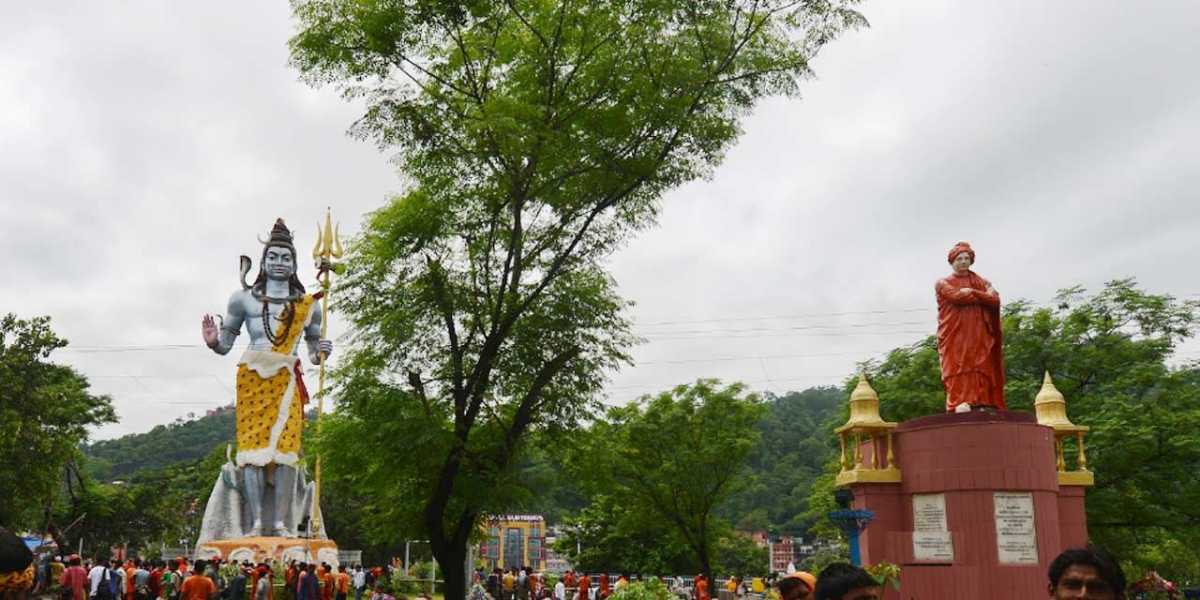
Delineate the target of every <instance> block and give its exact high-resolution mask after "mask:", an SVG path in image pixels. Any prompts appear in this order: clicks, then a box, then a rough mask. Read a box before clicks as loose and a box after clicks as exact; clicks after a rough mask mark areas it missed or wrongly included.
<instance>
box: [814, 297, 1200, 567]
mask: <svg viewBox="0 0 1200 600" xmlns="http://www.w3.org/2000/svg"><path fill="white" fill-rule="evenodd" d="M1198 320H1200V303H1197V302H1194V301H1180V300H1177V299H1175V298H1172V297H1171V296H1167V295H1158V294H1150V293H1147V292H1145V291H1143V290H1141V289H1139V288H1138V287H1137V286H1136V285H1135V283H1134V282H1133V281H1132V280H1117V281H1113V282H1110V283H1108V284H1107V285H1106V286H1105V287H1104V289H1102V290H1099V291H1098V292H1096V293H1094V294H1090V295H1089V294H1088V293H1087V292H1086V290H1084V289H1083V288H1080V287H1073V288H1069V289H1066V290H1063V291H1062V292H1060V293H1059V295H1058V296H1057V297H1056V299H1055V301H1054V303H1053V304H1052V305H1051V306H1047V307H1036V306H1034V305H1032V304H1030V303H1028V302H1024V301H1018V302H1013V303H1010V304H1008V305H1006V306H1005V308H1004V311H1003V314H1002V321H1003V323H1002V324H1003V329H1004V360H1005V371H1006V385H1005V397H1006V402H1007V403H1008V406H1009V409H1010V410H1026V411H1032V410H1033V400H1034V397H1035V396H1036V395H1037V391H1038V390H1039V389H1040V387H1041V384H1042V376H1043V374H1044V373H1045V372H1046V371H1049V372H1050V373H1051V375H1052V376H1053V378H1054V382H1055V385H1056V386H1057V387H1058V389H1059V390H1060V391H1061V392H1062V393H1063V395H1064V396H1065V397H1066V399H1067V409H1068V412H1069V414H1070V417H1071V420H1072V421H1073V422H1075V423H1076V424H1079V425H1087V426H1089V427H1091V432H1090V433H1089V434H1088V438H1087V449H1088V466H1089V468H1090V469H1092V470H1093V471H1094V472H1095V474H1096V486H1095V487H1094V488H1093V489H1091V490H1090V491H1089V492H1088V495H1087V512H1088V531H1089V534H1090V536H1091V538H1092V540H1093V541H1094V542H1097V543H1099V544H1101V545H1103V546H1105V547H1107V548H1109V549H1110V550H1111V551H1113V552H1114V553H1115V554H1116V555H1117V556H1118V557H1120V558H1121V559H1122V560H1123V562H1124V563H1125V565H1126V567H1127V568H1128V569H1129V572H1132V573H1140V572H1143V571H1144V570H1146V569H1148V568H1157V569H1159V570H1160V572H1162V573H1163V574H1164V575H1165V576H1167V577H1169V578H1180V579H1181V580H1185V581H1186V580H1189V579H1190V577H1191V574H1193V573H1196V572H1197V571H1200V552H1198V551H1197V550H1196V548H1200V520H1198V519H1200V513H1197V512H1196V509H1195V507H1196V506H1198V505H1200V481H1197V480H1196V479H1195V478H1192V477H1187V476H1186V474H1187V473H1191V472H1192V471H1193V470H1194V469H1195V465H1197V464H1200V437H1198V436H1200V408H1198V407H1200V372H1198V371H1197V370H1196V368H1195V365H1194V364H1188V365H1182V366H1179V367H1176V368H1172V367H1171V366H1170V360H1171V358H1172V353H1173V352H1174V350H1175V348H1176V346H1177V345H1178V344H1179V342H1181V341H1182V340H1184V339H1186V338H1188V337H1190V336H1191V335H1193V333H1194V331H1195V327H1196V324H1197V322H1198ZM868 370H869V372H870V376H871V382H872V386H873V387H874V388H875V389H876V391H878V393H879V396H880V399H881V404H880V406H881V411H880V412H881V413H882V415H883V417H884V418H885V419H888V420H892V421H904V420H907V419H911V418H914V417H919V416H923V415H929V414H936V413H940V412H942V411H943V410H944V406H945V393H944V391H943V390H942V386H941V374H940V371H939V370H938V356H937V345H936V340H935V339H934V338H932V337H930V338H927V339H925V340H923V341H921V342H919V343H917V344H915V345H913V346H910V347H905V348H898V349H896V350H894V351H892V352H891V353H890V354H889V355H888V356H887V357H886V358H885V360H884V361H883V362H882V363H880V364H878V365H869V369H868ZM850 387H852V383H851V382H848V383H847V388H846V389H847V393H848V392H849V389H850ZM828 435H829V439H831V440H832V439H834V438H833V434H832V431H829V433H828ZM836 469H837V466H836V461H834V462H833V463H831V464H830V472H829V473H827V474H826V475H824V476H823V478H822V481H821V482H820V483H818V484H817V485H814V488H813V490H814V491H813V493H812V495H811V496H810V499H809V503H810V507H812V508H811V511H812V513H813V515H812V516H817V515H819V514H823V511H827V510H830V509H832V498H831V497H830V490H831V489H832V477H833V475H832V472H833V471H836Z"/></svg>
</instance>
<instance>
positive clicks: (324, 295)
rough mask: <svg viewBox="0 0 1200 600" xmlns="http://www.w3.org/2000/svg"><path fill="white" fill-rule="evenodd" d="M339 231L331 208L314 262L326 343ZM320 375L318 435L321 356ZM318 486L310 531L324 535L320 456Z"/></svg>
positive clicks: (320, 378)
mask: <svg viewBox="0 0 1200 600" xmlns="http://www.w3.org/2000/svg"><path fill="white" fill-rule="evenodd" d="M339 229H340V224H339V225H338V227H334V225H333V217H332V215H331V214H330V211H329V209H328V208H326V209H325V226H324V229H322V227H321V224H320V223H317V245H316V246H313V252H312V255H313V260H314V261H316V265H317V282H318V283H320V284H321V339H326V338H327V336H326V328H328V327H329V292H330V289H331V288H332V287H333V285H332V283H333V274H334V273H337V274H339V275H340V274H342V273H343V272H344V271H345V265H343V264H342V263H335V262H334V259H337V258H341V257H342V238H341V232H340V230H339ZM320 359H321V360H320V362H318V373H319V374H318V375H317V433H318V434H320V433H321V415H322V414H323V413H324V412H325V393H324V392H325V355H324V354H321V355H320ZM314 479H315V481H316V485H315V486H314V488H313V507H312V525H311V526H310V527H309V531H321V520H322V518H321V455H320V454H318V455H317V468H316V472H315V473H314Z"/></svg>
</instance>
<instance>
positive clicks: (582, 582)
mask: <svg viewBox="0 0 1200 600" xmlns="http://www.w3.org/2000/svg"><path fill="white" fill-rule="evenodd" d="M577 583H578V584H579V600H588V592H589V591H590V590H588V588H590V587H591V586H592V580H590V579H588V576H587V573H584V574H583V575H580V576H579V579H578V580H577Z"/></svg>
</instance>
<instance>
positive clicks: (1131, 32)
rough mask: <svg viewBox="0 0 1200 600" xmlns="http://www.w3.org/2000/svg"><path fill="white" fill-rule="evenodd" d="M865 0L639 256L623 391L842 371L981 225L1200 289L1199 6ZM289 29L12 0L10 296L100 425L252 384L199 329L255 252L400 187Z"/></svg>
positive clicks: (1100, 278) (887, 331)
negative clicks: (46, 327) (356, 135)
mask: <svg viewBox="0 0 1200 600" xmlns="http://www.w3.org/2000/svg"><path fill="white" fill-rule="evenodd" d="M862 11H863V12H864V14H865V15H866V17H867V18H868V19H869V20H870V21H871V24H872V26H871V28H869V29H865V30H862V31H857V32H852V33H849V34H847V35H846V36H845V37H844V38H842V39H840V40H838V41H836V42H835V43H833V44H832V45H831V46H829V47H828V48H827V49H826V51H825V52H824V53H823V54H822V55H821V56H820V58H819V59H818V60H817V61H816V63H815V68H816V70H817V73H818V78H817V79H816V80H814V81H810V82H808V83H807V84H806V85H804V87H803V98H800V99H776V100H771V101H768V102H766V103H765V104H763V105H762V106H761V107H760V109H759V110H757V111H756V112H755V114H754V115H753V116H752V117H751V118H750V119H748V120H747V121H746V123H745V135H744V136H743V137H742V139H741V141H740V142H739V143H738V144H737V146H736V147H735V148H734V149H733V150H732V151H731V152H730V154H729V156H728V158H727V160H726V161H725V163H724V164H723V165H722V166H721V167H720V168H719V169H718V170H717V172H716V174H715V176H714V177H713V178H712V179H711V180H709V181H701V182H696V183H692V184H689V185H687V186H684V187H682V188H680V189H677V190H675V191H673V192H671V193H670V194H668V195H667V197H666V198H665V201H664V204H663V207H664V208H663V211H662V217H661V219H660V226H659V227H658V228H656V229H653V230H651V231H649V232H646V233H645V234H643V235H641V237H639V238H638V239H637V240H635V241H634V242H633V243H631V244H630V245H629V246H628V247H626V248H625V249H624V250H622V251H621V252H620V253H619V254H618V255H616V256H614V257H613V260H612V268H613V272H614V274H615V276H616V278H617V280H618V282H619V284H620V286H621V289H622V291H623V293H624V294H625V295H626V296H627V297H628V298H629V299H631V300H633V301H635V302H636V303H637V307H636V309H635V313H634V314H635V317H636V320H637V322H638V323H639V332H640V333H641V334H642V335H643V336H644V337H645V338H646V339H647V342H646V343H645V344H644V345H642V346H640V347H639V348H637V349H636V351H635V356H636V358H637V361H638V364H637V366H635V367H633V368H629V369H626V370H625V371H623V372H621V373H619V374H617V375H616V376H615V377H614V379H613V381H612V384H611V386H610V389H609V394H610V401H612V402H624V401H628V400H629V399H631V398H633V397H636V396H638V395H640V394H643V393H649V392H653V391H657V390H659V389H663V388H666V387H669V386H671V385H674V384H677V383H682V382H687V381H690V380H693V379H695V378H697V377H720V378H723V379H738V380H743V381H746V382H748V383H750V384H752V386H753V387H754V388H755V389H760V390H770V391H775V392H783V391H787V390H791V389H802V388H805V387H809V386H812V385H820V384H835V383H838V382H839V381H840V380H842V379H843V378H844V377H845V376H846V375H847V374H849V373H850V372H851V371H852V370H853V366H854V363H855V362H857V361H860V360H864V359H866V358H871V357H878V356H879V355H880V354H881V353H882V352H884V351H886V350H888V349H890V348H893V347H895V346H898V345H902V344H907V343H910V342H912V341H915V340H917V339H919V338H921V337H922V336H923V335H925V334H927V333H931V332H932V331H933V330H934V329H935V326H936V325H935V322H934V310H933V306H934V301H933V294H932V285H933V281H934V280H935V279H936V278H937V277H939V276H941V275H943V274H944V273H945V272H946V271H947V270H948V266H947V264H946V263H945V253H946V251H947V250H948V249H949V247H950V246H951V245H953V243H954V242H956V241H958V240H960V239H963V240H968V241H970V242H971V243H972V244H973V245H974V246H975V248H976V250H977V252H978V260H977V264H976V270H977V271H978V272H979V273H980V274H981V275H983V276H984V277H987V278H988V279H990V280H991V281H992V282H993V283H994V284H995V286H996V287H997V289H999V290H1000V293H1001V295H1002V297H1004V298H1005V299H1015V298H1028V299H1031V300H1035V301H1045V300H1047V299H1049V298H1050V297H1051V296H1052V295H1053V293H1054V291H1055V290H1056V289H1058V288H1061V287H1065V286H1067V285H1071V284H1076V283H1080V284H1084V285H1087V286H1089V287H1092V288H1095V287H1098V286H1100V285H1101V284H1102V283H1103V282H1104V281H1107V280H1110V279H1113V278H1118V277H1127V276H1136V277H1137V278H1138V279H1139V281H1140V282H1141V283H1142V284H1143V286H1144V287H1145V288H1147V289H1149V290H1152V291H1154V292H1164V293H1172V294H1175V295H1178V296H1181V297H1182V296H1189V297H1190V296H1194V295H1200V281H1197V280H1196V277H1195V276H1194V273H1195V268H1194V267H1193V264H1194V262H1195V260H1196V258H1197V244H1196V242H1195V241H1194V240H1195V233H1194V232H1196V231H1197V230H1198V229H1197V226H1198V225H1200V223H1198V221H1200V197H1198V196H1197V192H1196V190H1197V189H1200V151H1198V149H1197V147H1196V146H1197V144H1196V140H1197V138H1198V137H1200V78H1197V77H1196V76H1195V73H1196V70H1197V68H1198V63H1200V4H1196V3H1195V2H1185V1H1182V0H1179V1H1173V2H1171V1H1164V2H1146V3H1142V2H1095V1H1073V2H1065V1H1064V2H1043V1H1032V0H1030V1H1021V2H1016V1H1013V2H1003V3H995V2H986V3H985V2H885V1H877V2H867V3H865V4H864V5H863V6H862ZM292 28H293V25H292V22H291V20H290V16H289V11H288V7H287V5H286V3H283V2H276V3H266V2H239V3H233V2H204V3H182V2H174V3H168V2H150V1H144V2H120V3H115V2H114V3H84V2H76V3H65V2H64V3H6V4H5V5H3V6H2V7H0V190H3V192H0V209H2V210H0V215H2V218H0V253H2V254H3V255H4V256H6V257H8V261H7V264H6V265H5V269H4V274H3V277H0V298H3V300H2V301H0V312H15V313H17V314H19V315H21V316H25V317H30V316H34V315H39V314H49V315H52V316H53V318H54V326H55V329H56V330H57V331H58V332H59V333H60V334H62V335H64V336H65V337H67V338H68V339H69V340H70V341H71V344H72V347H71V348H70V349H68V350H66V351H62V352H59V353H57V354H56V355H55V358H56V359H57V360H60V361H62V362H64V363H68V364H71V365H73V366H75V367H77V368H79V369H80V370H81V371H82V372H83V373H85V374H87V375H88V376H89V377H90V378H91V380H92V382H93V384H94V388H95V390H96V391H98V392H102V393H107V394H110V395H111V396H112V397H113V399H114V402H115V404H116V407H117V410H118V413H119V414H120V416H121V423H120V424H117V425H113V426H108V427H104V428H102V429H101V430H100V431H98V432H97V437H112V436H115V435H121V434H124V433H129V432H136V431H142V430H145V429H148V428H149V427H151V426H153V425H155V424H159V423H165V422H169V421H171V420H173V419H175V418H177V417H181V416H185V415H186V414H187V413H189V412H196V413H202V412H203V411H204V410H205V409H206V408H212V407H216V406H220V405H224V404H228V403H229V402H231V401H232V398H233V396H232V393H233V392H232V385H231V383H232V378H233V371H234V363H235V358H234V357H232V356H226V357H219V356H216V355H214V354H212V353H211V352H210V351H208V350H207V349H206V348H204V347H203V346H202V345H201V343H200V337H199V321H200V316H201V315H202V314H203V313H205V312H216V311H221V310H222V309H223V307H224V303H225V300H226V299H227V298H228V295H229V293H230V292H231V291H233V290H234V289H235V288H236V287H237V285H238V283H237V257H238V255H239V254H243V253H247V254H255V248H256V246H257V242H255V236H257V235H260V234H265V232H266V231H267V230H268V229H269V226H270V224H271V223H272V221H273V220H274V218H275V217H276V216H282V217H284V218H285V219H286V220H287V222H288V223H289V225H291V226H292V227H293V228H294V230H295V231H296V233H297V238H298V239H297V243H298V246H300V247H301V248H306V247H309V246H311V244H312V243H313V241H314V240H313V230H314V229H315V224H316V222H317V221H318V219H320V218H321V217H322V214H323V211H324V207H325V206H332V207H333V210H334V212H335V216H336V217H338V218H339V219H340V220H341V222H342V224H343V231H344V232H346V233H347V234H352V233H353V232H354V231H356V230H357V228H358V223H359V221H360V219H361V215H362V214H363V213H364V212H366V211H369V210H371V209H373V208H375V207H378V206H380V205H381V203H383V202H384V200H385V199H386V198H387V197H388V195H389V194H391V193H394V192H396V191H397V190H398V189H399V187H400V179H399V177H398V175H397V173H396V172H395V170H394V169H393V167H392V166H391V165H390V164H389V163H388V161H387V157H386V156H385V155H382V154H380V153H379V152H378V151H376V150H375V149H374V148H373V147H371V146H370V145H368V144H365V143H362V142H358V141H355V140H353V139H350V138H348V137H347V136H346V135H345V133H344V132H345V130H346V128H347V127H348V126H349V124H350V123H351V121H352V120H353V119H354V118H355V117H356V116H357V114H358V111H359V110H360V107H358V106H355V105H352V104H347V103H345V102H344V101H342V100H341V99H340V98H339V97H338V96H337V94H336V93H334V92H333V91H332V90H313V89H310V88H308V87H306V86H305V85H303V84H301V83H299V82H298V81H297V77H296V73H295V72H294V71H293V70H291V69H290V68H289V67H288V66H287V49H286V41H287V39H288V37H289V36H290V35H291V34H292ZM302 275H303V276H304V278H305V279H306V280H311V279H312V273H311V271H308V272H302ZM336 318H337V317H336V316H335V317H334V319H335V320H336ZM1181 356H1183V357H1184V358H1188V357H1196V356H1200V345H1195V344H1189V346H1187V347H1186V348H1184V349H1183V350H1182V351H1181ZM885 401H886V399H885Z"/></svg>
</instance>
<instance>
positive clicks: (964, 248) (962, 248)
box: [946, 242, 975, 264]
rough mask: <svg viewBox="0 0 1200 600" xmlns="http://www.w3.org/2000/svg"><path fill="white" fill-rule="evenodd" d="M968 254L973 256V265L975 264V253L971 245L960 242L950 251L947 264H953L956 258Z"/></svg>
mask: <svg viewBox="0 0 1200 600" xmlns="http://www.w3.org/2000/svg"><path fill="white" fill-rule="evenodd" d="M963 252H966V253H967V254H969V255H971V264H975V251H974V250H972V249H971V245H970V244H968V243H966V242H959V243H957V244H955V245H954V247H953V248H951V249H950V254H949V255H947V256H946V262H948V263H953V262H954V257H956V256H958V255H959V254H962V253H963Z"/></svg>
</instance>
